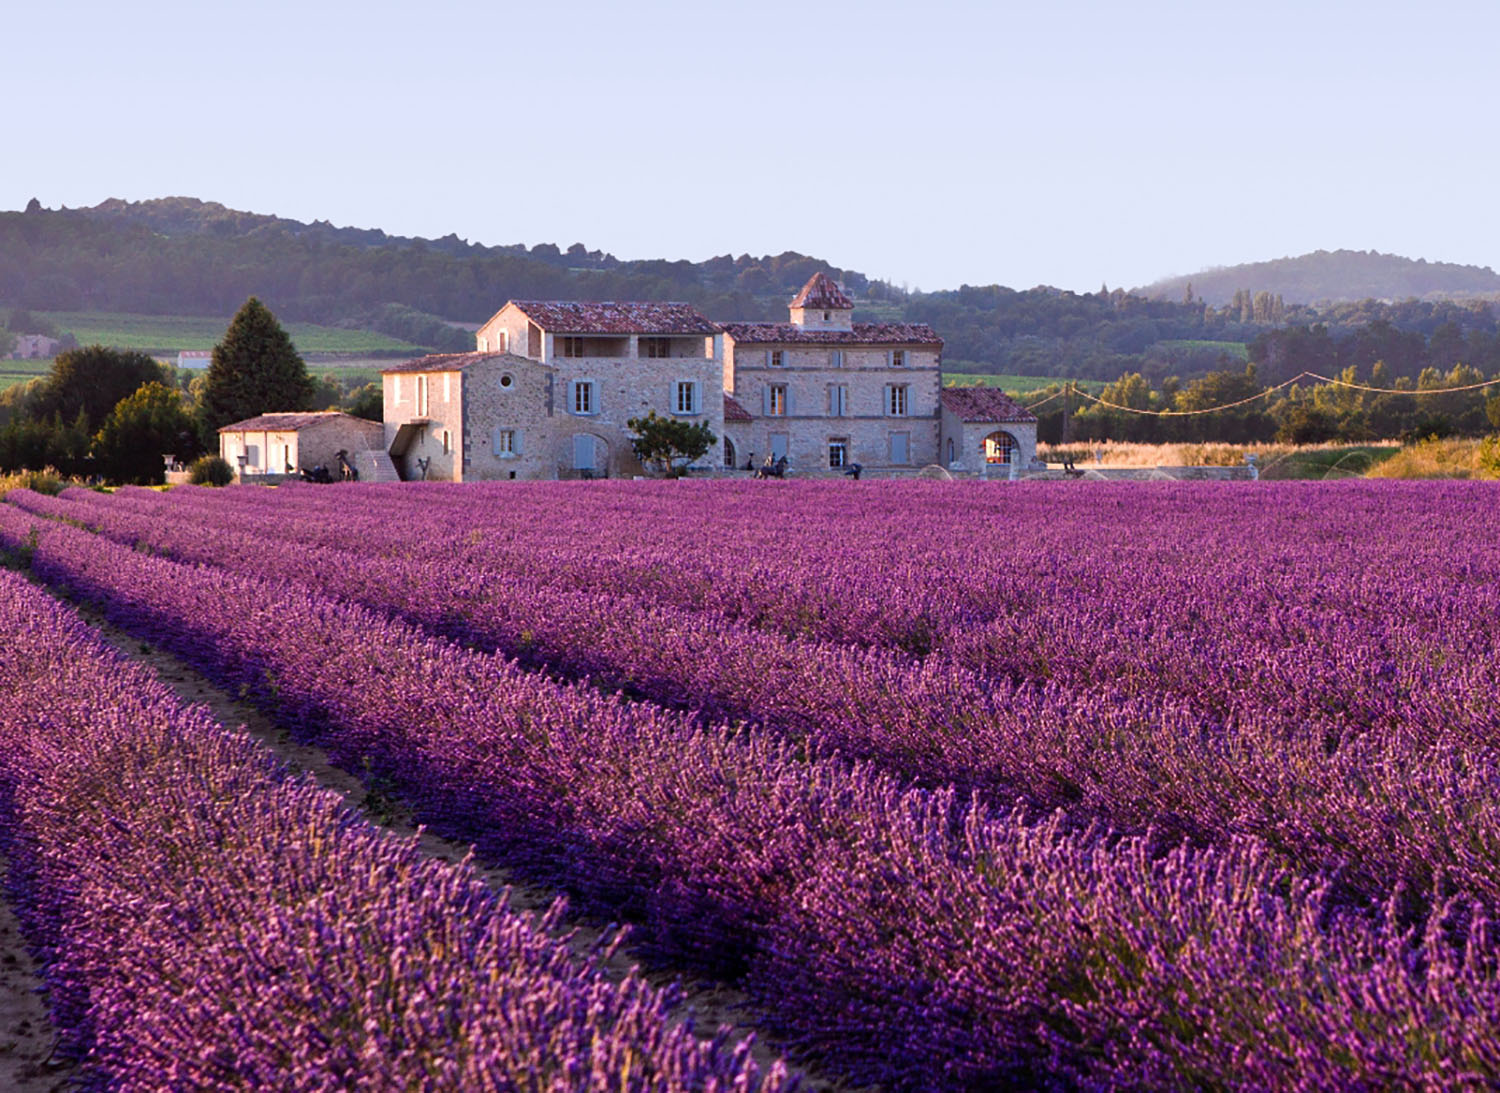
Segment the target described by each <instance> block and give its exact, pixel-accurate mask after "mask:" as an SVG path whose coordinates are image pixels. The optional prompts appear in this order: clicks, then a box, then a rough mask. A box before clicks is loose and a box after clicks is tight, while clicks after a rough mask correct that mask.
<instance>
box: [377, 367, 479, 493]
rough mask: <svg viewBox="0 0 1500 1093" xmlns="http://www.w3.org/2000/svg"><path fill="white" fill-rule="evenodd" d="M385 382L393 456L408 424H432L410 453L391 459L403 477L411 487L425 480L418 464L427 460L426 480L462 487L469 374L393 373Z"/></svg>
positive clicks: (387, 437)
mask: <svg viewBox="0 0 1500 1093" xmlns="http://www.w3.org/2000/svg"><path fill="white" fill-rule="evenodd" d="M382 379H383V384H382V386H383V388H384V396H385V398H384V405H385V415H384V416H385V425H384V430H385V441H384V443H385V447H386V449H387V450H389V449H390V446H391V444H392V442H393V441H394V440H395V439H396V433H397V431H398V430H399V429H400V427H401V426H402V425H403V424H405V423H407V422H409V421H412V420H413V419H422V418H425V419H427V424H425V425H424V426H423V427H422V430H421V432H420V433H419V434H418V436H417V439H416V440H415V441H414V442H413V443H412V444H411V445H410V446H409V447H408V448H407V449H406V451H405V452H404V453H403V454H401V455H400V456H392V457H391V458H392V459H394V460H395V462H396V467H397V469H398V470H399V471H400V472H401V477H402V478H404V479H406V480H408V481H412V480H418V479H421V478H422V477H423V474H422V470H421V464H420V463H419V462H418V461H419V460H422V459H426V460H428V461H429V462H428V465H427V474H426V478H427V479H428V480H429V481H436V482H458V481H461V477H460V471H461V464H460V461H459V452H460V451H462V448H463V443H464V432H463V413H462V399H461V391H462V384H463V373H462V372H461V371H447V372H388V373H386V374H385V376H383V377H382Z"/></svg>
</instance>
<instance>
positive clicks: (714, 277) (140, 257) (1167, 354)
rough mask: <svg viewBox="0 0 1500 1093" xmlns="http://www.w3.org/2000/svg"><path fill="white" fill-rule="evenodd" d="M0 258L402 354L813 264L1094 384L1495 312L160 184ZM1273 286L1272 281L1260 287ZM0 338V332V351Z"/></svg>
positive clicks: (48, 227) (1479, 273)
mask: <svg viewBox="0 0 1500 1093" xmlns="http://www.w3.org/2000/svg"><path fill="white" fill-rule="evenodd" d="M0 255H3V256H4V261H3V262H0V309H7V310H14V309H30V310H31V311H32V312H33V313H35V312H46V313H57V312H65V313H75V318H76V313H80V312H83V313H111V315H110V316H107V317H106V318H107V321H106V322H105V323H104V325H105V326H110V325H111V324H113V327H118V326H119V316H123V315H132V316H181V317H197V318H212V319H213V320H214V321H215V323H222V322H223V318H224V316H227V315H232V314H234V312H235V311H236V310H237V309H238V308H239V306H240V305H241V304H242V303H244V301H245V299H246V298H247V297H249V296H252V295H254V296H258V297H260V299H261V300H263V301H264V302H265V303H266V304H267V305H268V306H269V307H270V308H271V309H272V310H273V311H275V312H276V314H277V316H278V317H279V318H280V319H281V320H282V321H283V322H287V323H310V324H318V325H320V326H323V327H336V328H339V329H341V330H345V331H349V332H351V334H352V333H354V332H359V331H373V332H376V333H378V334H381V335H384V336H386V337H387V338H390V339H395V340H396V341H397V342H399V343H400V344H401V345H402V346H411V347H413V349H414V351H415V350H417V349H420V350H459V351H461V350H465V349H469V348H472V347H473V337H472V335H471V334H470V333H468V332H467V331H466V330H463V329H459V328H457V327H456V326H455V324H459V323H470V324H473V323H478V322H481V321H483V320H484V319H486V318H488V317H489V316H490V315H492V314H493V313H494V312H495V310H496V309H498V308H499V307H500V306H501V305H502V304H503V303H504V302H505V301H506V300H507V299H525V298H532V299H536V298H543V299H545V298H554V299H592V300H609V299H614V300H679V301H684V302H686V303H690V304H693V305H694V306H696V307H697V308H698V309H699V310H701V311H702V312H704V313H705V314H706V315H708V316H710V317H711V318H715V319H719V320H733V319H741V320H744V319H750V320H754V319H783V318H785V317H786V305H787V301H788V299H789V298H790V297H791V296H792V295H793V294H794V293H795V292H796V291H797V290H798V289H799V288H800V287H801V286H802V285H803V284H804V283H805V282H806V281H807V280H808V278H809V277H811V276H812V275H813V274H814V273H818V272H822V273H827V274H829V275H831V276H832V277H833V278H834V279H835V280H837V281H839V282H840V283H841V284H842V285H843V286H844V288H845V290H846V291H847V292H848V293H849V294H850V295H851V296H852V297H853V298H854V300H855V303H856V306H857V308H858V313H859V316H860V317H861V318H864V319H869V320H893V321H905V322H925V323H930V324H931V325H932V326H933V327H934V328H935V329H936V330H938V331H939V332H940V333H941V334H942V336H943V338H944V339H945V340H946V346H945V348H944V356H945V358H946V359H947V360H949V361H952V362H957V363H960V365H961V366H960V367H957V368H955V369H954V371H959V372H969V373H979V374H988V375H1021V376H1043V377H1055V378H1070V379H1092V380H1103V381H1113V380H1116V379H1118V378H1119V377H1120V376H1121V375H1123V374H1125V373H1130V372H1139V373H1141V374H1142V375H1144V376H1145V377H1146V378H1148V379H1149V380H1151V381H1152V382H1154V383H1159V382H1161V381H1164V380H1166V379H1168V378H1169V377H1179V378H1181V379H1184V380H1188V379H1192V378H1195V377H1198V376H1202V375H1205V374H1207V373H1209V372H1214V371H1225V370H1228V371H1241V370H1243V368H1244V367H1245V363H1246V361H1247V360H1248V361H1250V362H1252V363H1254V364H1256V365H1257V367H1261V366H1263V365H1265V364H1268V363H1271V364H1274V368H1273V369H1272V370H1279V369H1281V368H1282V366H1283V365H1286V363H1287V362H1291V361H1302V360H1307V359H1313V358H1317V359H1318V360H1319V362H1320V365H1319V366H1320V367H1322V368H1325V369H1326V368H1331V367H1335V366H1336V365H1337V366H1345V365H1349V364H1353V365H1356V366H1358V367H1362V368H1366V367H1368V362H1369V361H1370V360H1373V359H1382V360H1384V361H1386V363H1387V364H1388V365H1390V366H1391V367H1392V368H1393V369H1394V370H1395V374H1396V375H1398V376H1405V375H1410V376H1412V377H1415V376H1416V375H1417V374H1418V373H1419V372H1420V371H1421V370H1422V369H1423V368H1424V367H1427V366H1429V365H1431V366H1433V367H1438V368H1442V369H1444V370H1446V369H1447V368H1449V367H1450V366H1451V365H1452V364H1453V363H1454V362H1456V361H1460V360H1462V361H1464V362H1466V363H1470V364H1473V365H1474V366H1476V367H1482V368H1485V369H1491V368H1494V367H1496V366H1497V365H1500V329H1497V321H1496V317H1495V315H1494V313H1493V311H1492V309H1491V308H1490V307H1489V306H1488V305H1487V304H1485V303H1484V302H1483V301H1481V300H1477V299H1472V298H1471V299H1468V300H1464V301H1458V302H1456V301H1453V300H1448V299H1429V300H1413V299H1411V297H1412V296H1414V295H1431V292H1430V291H1429V290H1430V289H1432V286H1433V285H1435V284H1443V285H1446V286H1448V288H1449V290H1451V291H1452V292H1454V293H1458V292H1459V290H1460V289H1462V290H1463V292H1467V293H1469V294H1470V295H1471V296H1472V295H1473V294H1474V293H1476V292H1479V291H1482V290H1483V289H1485V288H1486V287H1490V288H1492V290H1493V291H1494V292H1495V293H1496V294H1497V295H1500V277H1496V275H1495V274H1494V273H1492V272H1491V271H1489V270H1477V269H1474V268H1473V267H1464V266H1453V265H1447V264H1432V263H1426V262H1411V261H1409V260H1407V259H1402V258H1390V257H1388V256H1380V255H1368V254H1357V253H1355V252H1349V251H1341V252H1336V253H1333V254H1327V253H1323V254H1321V255H1308V256H1305V257H1304V258H1302V259H1284V260H1283V261H1282V262H1281V263H1261V264H1260V265H1258V266H1241V267H1235V269H1234V270H1221V271H1215V272H1214V274H1212V275H1203V274H1200V275H1198V276H1197V277H1196V278H1195V279H1194V280H1193V293H1194V298H1193V300H1192V301H1190V302H1189V301H1184V299H1183V296H1184V291H1183V288H1182V287H1179V288H1177V289H1176V290H1175V291H1168V290H1167V289H1166V288H1164V287H1162V286H1156V287H1155V288H1153V290H1152V291H1151V292H1149V293H1148V292H1145V291H1142V292H1125V291H1123V290H1121V289H1114V290H1110V289H1108V288H1103V289H1101V290H1100V291H1099V292H1093V293H1075V292H1068V291H1063V290H1060V289H1056V288H1050V287H1047V286H1037V287H1035V288H1029V289H1013V288H1007V287H1005V286H1002V285H977V286H976V285H964V286H961V287H959V288H957V289H951V290H945V291H941V292H926V293H922V292H908V291H906V290H904V289H902V288H899V287H897V286H895V285H892V284H890V283H888V282H885V281H881V280H878V279H874V278H870V277H867V276H865V275H864V274H862V273H860V272H859V271H857V270H850V269H841V268H839V267H837V266H834V265H832V264H831V263H829V262H826V261H823V260H822V259H819V258H816V257H813V256H810V255H805V254H799V253H797V252H795V251H787V252H784V253H782V254H778V255H761V256H759V257H757V256H753V255H749V254H742V255H739V256H734V255H728V254H725V255H720V256H717V257H714V258H709V259H706V260H704V261H701V262H689V261H684V260H676V261H673V260H667V259H648V260H640V261H625V260H622V259H619V258H616V257H615V256H613V255H611V254H607V253H605V252H602V251H599V250H590V249H589V248H587V247H586V246H585V245H584V244H582V243H574V244H572V245H571V246H567V247H560V246H558V245H556V244H553V243H540V244H537V245H535V246H530V247H528V246H524V245H522V244H511V245H504V246H485V245H481V244H477V243H471V242H469V241H467V240H464V239H460V238H458V237H457V236H456V235H448V236H445V237H443V238H441V239H414V238H407V237H402V236H392V235H387V234H386V233H385V232H383V231H380V230H378V229H365V228H341V227H336V226H334V225H332V224H330V223H328V222H327V221H322V220H320V221H314V222H313V223H311V224H305V223H302V222H300V221H296V220H289V219H286V218H284V217H277V216H268V215H264V214H260V213H250V212H240V211H237V210H234V209H229V208H227V207H225V206H223V205H220V204H217V203H214V202H206V201H200V200H198V199H196V198H189V197H169V198H160V199H156V200H151V201H140V202H126V201H118V200H110V201H104V202H101V203H100V204H98V205H95V206H93V207H92V208H83V209H57V210H48V209H45V208H43V207H42V206H41V205H40V203H39V202H34V203H33V204H31V205H29V206H28V207H27V211H25V212H0ZM1299 264H1300V265H1299ZM1282 266H1287V268H1292V267H1296V268H1302V269H1305V270H1309V271H1316V270H1322V271H1323V274H1324V278H1323V280H1322V281H1321V282H1320V284H1322V285H1324V286H1326V287H1323V288H1319V289H1317V290H1316V291H1315V292H1314V290H1312V289H1305V290H1304V289H1297V288H1294V287H1291V286H1292V285H1293V284H1294V282H1293V281H1291V280H1288V281H1285V282H1275V281H1272V280H1270V279H1269V276H1267V278H1266V279H1264V280H1259V279H1257V278H1258V277H1259V276H1260V275H1259V273H1258V272H1257V271H1260V270H1262V269H1263V268H1264V269H1265V270H1270V269H1272V268H1273V267H1274V268H1281V267H1282ZM1384 268H1390V269H1401V270H1404V271H1406V273H1407V274H1408V276H1407V279H1406V281H1405V282H1404V283H1403V286H1402V287H1401V288H1400V289H1399V290H1398V289H1397V288H1395V287H1392V286H1393V282H1392V281H1391V280H1390V278H1386V279H1385V280H1380V279H1379V278H1376V277H1375V273H1374V271H1376V270H1379V269H1384ZM1413 271H1415V273H1414V272H1413ZM1455 271H1458V272H1455ZM1416 273H1423V274H1424V275H1425V276H1426V277H1427V278H1428V280H1427V281H1420V280H1419V279H1415V276H1416ZM1460 273H1461V274H1462V276H1460ZM1220 274H1222V275H1223V276H1224V278H1225V280H1224V283H1225V284H1226V285H1232V286H1233V288H1232V289H1230V290H1229V291H1228V292H1227V294H1226V295H1225V296H1224V297H1223V302H1222V303H1215V302H1214V299H1211V298H1209V293H1210V291H1211V289H1212V286H1213V284H1214V283H1215V282H1213V281H1212V280H1211V277H1212V276H1218V275H1220ZM1308 276H1309V277H1311V273H1308ZM1205 277H1210V280H1204V278H1205ZM1338 277H1343V278H1345V280H1343V281H1337V278H1338ZM1166 284H1168V283H1166V282H1164V283H1163V285H1166ZM1273 284H1280V285H1281V286H1282V287H1280V288H1278V289H1274V290H1272V289H1271V287H1270V286H1272V285H1273ZM1252 289H1253V290H1254V291H1253V292H1252V291H1251V290H1252ZM1214 291H1216V290H1214ZM1303 291H1306V292H1311V293H1314V294H1321V295H1323V296H1336V297H1339V298H1341V299H1343V298H1349V297H1360V298H1361V300H1362V302H1360V303H1337V304H1328V305H1319V306H1316V307H1314V306H1311V305H1307V304H1302V303H1298V302H1297V300H1298V299H1299V293H1301V292H1303ZM1283 296H1285V297H1289V299H1288V300H1287V301H1286V302H1283V300H1282V299H1281V297H1283ZM1369 296H1377V297H1379V296H1400V297H1401V302H1400V303H1396V304H1384V303H1380V302H1379V300H1378V299H1365V297H1369ZM4 315H5V312H4V311H3V310H0V318H4ZM8 321H10V320H8ZM145 325H147V326H151V325H153V324H149V323H148V324H145ZM72 326H78V323H76V322H75V323H73V324H72ZM113 327H112V328H113ZM1314 328H1320V329H1322V330H1323V334H1319V335H1317V336H1316V337H1310V338H1306V339H1302V341H1301V342H1298V343H1297V344H1296V345H1290V346H1282V345H1279V344H1274V339H1276V338H1280V337H1281V336H1282V335H1283V334H1285V333H1287V332H1293V331H1296V330H1299V329H1308V330H1312V329H1314ZM34 332H37V331H22V330H19V329H15V328H12V329H11V333H17V334H19V333H34ZM1365 333H1369V334H1370V336H1369V337H1365V336H1364V334H1365ZM1325 335H1326V339H1327V341H1326V343H1325V341H1324V340H1322V339H1323V338H1324V336H1325ZM1357 335H1358V336H1357ZM80 336H82V335H81V334H80ZM4 339H5V334H4V333H3V332H0V348H3V342H4ZM1429 339H1432V340H1433V341H1432V344H1431V345H1429ZM393 351H400V350H394V347H393ZM1372 354H1373V356H1372ZM1346 358H1347V360H1346ZM1340 362H1343V363H1342V364H1340Z"/></svg>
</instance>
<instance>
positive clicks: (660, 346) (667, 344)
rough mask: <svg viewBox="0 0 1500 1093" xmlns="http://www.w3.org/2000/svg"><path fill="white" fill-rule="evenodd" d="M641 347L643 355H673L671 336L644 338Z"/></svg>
mask: <svg viewBox="0 0 1500 1093" xmlns="http://www.w3.org/2000/svg"><path fill="white" fill-rule="evenodd" d="M640 347H641V356H643V357H670V356H671V355H672V339H671V338H642V339H641V340H640Z"/></svg>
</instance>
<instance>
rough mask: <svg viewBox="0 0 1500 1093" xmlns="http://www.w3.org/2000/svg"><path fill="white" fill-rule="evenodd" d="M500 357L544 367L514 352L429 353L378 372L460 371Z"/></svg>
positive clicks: (391, 365) (383, 373) (389, 365)
mask: <svg viewBox="0 0 1500 1093" xmlns="http://www.w3.org/2000/svg"><path fill="white" fill-rule="evenodd" d="M501 357H507V358H510V359H511V360H514V361H515V362H516V363H518V364H529V365H536V366H540V367H546V366H545V365H542V364H541V363H540V362H539V361H532V360H527V359H526V358H525V357H517V356H516V355H515V354H514V353H429V354H427V356H425V357H417V358H415V359H413V360H409V361H401V362H400V363H399V364H388V365H386V366H385V367H384V368H382V369H381V370H380V374H381V375H386V374H387V373H390V372H462V371H463V370H464V369H465V368H468V367H469V366H470V365H472V364H478V363H479V362H480V361H487V360H491V359H499V358H501Z"/></svg>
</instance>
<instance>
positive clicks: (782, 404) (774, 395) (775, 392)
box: [766, 383, 786, 417]
mask: <svg viewBox="0 0 1500 1093" xmlns="http://www.w3.org/2000/svg"><path fill="white" fill-rule="evenodd" d="M766 416H767V417H786V384H784V383H773V384H771V390H770V397H769V398H768V400H767V406H766Z"/></svg>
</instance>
